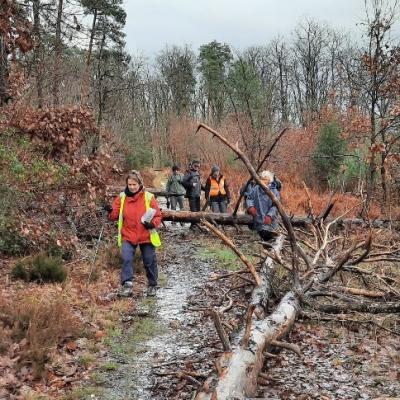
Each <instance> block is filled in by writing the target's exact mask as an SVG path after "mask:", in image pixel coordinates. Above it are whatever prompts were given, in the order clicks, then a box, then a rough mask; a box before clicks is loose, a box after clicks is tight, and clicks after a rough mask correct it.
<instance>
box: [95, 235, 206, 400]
mask: <svg viewBox="0 0 400 400" xmlns="http://www.w3.org/2000/svg"><path fill="white" fill-rule="evenodd" d="M180 235H181V232H180V231H179V230H176V231H175V232H172V233H167V234H165V235H163V239H164V243H165V249H164V254H166V255H165V257H164V259H163V260H160V267H161V270H162V277H161V280H160V285H161V287H160V289H159V290H158V293H157V296H156V298H155V299H154V300H153V299H151V300H149V299H147V298H142V299H140V300H139V302H138V305H137V312H136V313H135V314H134V315H133V316H132V317H131V320H130V321H129V324H130V327H129V328H128V329H127V330H126V332H125V333H124V334H123V335H121V336H120V337H116V338H115V339H114V340H113V342H112V343H111V352H110V355H109V357H108V359H109V362H110V363H112V364H111V365H115V370H113V371H108V372H106V373H103V374H102V376H100V377H99V378H100V381H102V386H103V387H104V390H103V391H102V395H101V399H110V400H111V399H127V398H130V399H137V400H147V399H157V398H159V399H162V398H163V395H162V394H160V396H159V397H158V396H157V395H155V394H154V393H153V392H152V388H153V387H154V385H156V383H157V375H156V374H157V367H158V366H160V367H161V366H162V367H164V366H166V365H168V364H169V363H173V362H174V361H176V359H177V358H180V357H185V358H186V357H190V356H191V355H192V354H195V353H196V352H197V348H196V344H195V343H196V339H195V337H196V335H197V334H198V331H195V330H192V331H190V330H188V329H187V328H186V327H187V325H188V324H190V322H191V321H190V318H188V317H187V315H186V314H185V311H184V307H185V306H186V305H187V299H188V296H189V295H190V294H191V293H192V292H193V290H194V288H195V287H196V286H197V285H201V284H202V283H203V282H204V281H205V280H206V278H207V276H208V275H209V273H210V266H209V265H208V264H207V263H205V262H201V261H199V260H198V259H197V249H196V248H195V246H194V244H193V241H191V240H190V238H188V239H184V238H182V237H179V240H177V237H178V236H180ZM192 322H193V321H192Z"/></svg>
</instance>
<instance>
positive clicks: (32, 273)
mask: <svg viewBox="0 0 400 400" xmlns="http://www.w3.org/2000/svg"><path fill="white" fill-rule="evenodd" d="M12 277H13V278H14V279H22V280H24V281H27V282H64V281H65V279H66V277H67V272H66V270H65V268H64V266H63V261H62V259H61V258H58V257H51V256H48V255H46V254H39V255H37V256H35V257H34V258H30V259H28V260H24V261H22V262H19V263H17V264H16V265H15V267H14V268H13V270H12Z"/></svg>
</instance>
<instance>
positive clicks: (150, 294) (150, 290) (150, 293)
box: [147, 286, 157, 297]
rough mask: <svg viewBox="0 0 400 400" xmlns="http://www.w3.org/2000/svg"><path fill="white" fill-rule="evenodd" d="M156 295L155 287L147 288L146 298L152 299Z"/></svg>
mask: <svg viewBox="0 0 400 400" xmlns="http://www.w3.org/2000/svg"><path fill="white" fill-rule="evenodd" d="M156 294H157V286H149V287H148V288H147V297H154V296H155V295H156Z"/></svg>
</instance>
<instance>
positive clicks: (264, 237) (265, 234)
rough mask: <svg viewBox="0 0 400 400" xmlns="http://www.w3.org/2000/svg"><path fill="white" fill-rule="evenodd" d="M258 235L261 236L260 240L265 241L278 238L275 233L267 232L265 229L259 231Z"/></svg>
mask: <svg viewBox="0 0 400 400" xmlns="http://www.w3.org/2000/svg"><path fill="white" fill-rule="evenodd" d="M258 234H259V235H260V238H261V239H262V240H264V241H266V242H267V241H268V240H272V239H275V238H276V235H277V234H276V233H275V232H274V231H267V230H265V229H263V230H261V231H258Z"/></svg>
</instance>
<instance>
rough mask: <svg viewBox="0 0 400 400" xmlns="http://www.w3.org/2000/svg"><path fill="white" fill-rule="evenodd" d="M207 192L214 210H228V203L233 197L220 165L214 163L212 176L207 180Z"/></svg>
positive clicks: (223, 211)
mask: <svg viewBox="0 0 400 400" xmlns="http://www.w3.org/2000/svg"><path fill="white" fill-rule="evenodd" d="M205 193H206V200H207V201H208V202H209V203H210V207H211V211H212V212H217V213H218V212H219V213H226V212H228V204H229V203H230V199H231V196H230V191H229V185H228V183H227V181H226V179H225V176H224V175H222V174H221V170H220V168H219V167H218V165H214V166H213V167H212V168H211V173H210V176H209V177H208V179H207V182H206V187H205Z"/></svg>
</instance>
